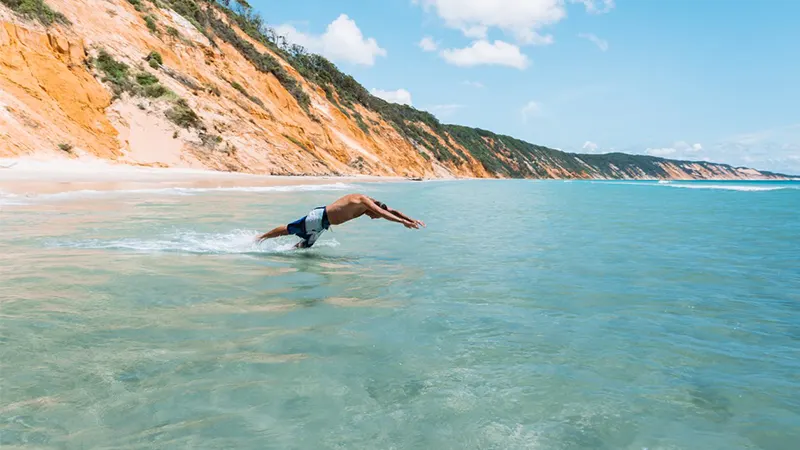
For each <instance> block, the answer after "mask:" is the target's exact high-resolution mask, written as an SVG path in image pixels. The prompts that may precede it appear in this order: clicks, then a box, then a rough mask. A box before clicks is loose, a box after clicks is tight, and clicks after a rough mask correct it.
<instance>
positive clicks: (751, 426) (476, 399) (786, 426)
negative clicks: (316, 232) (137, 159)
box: [0, 181, 800, 449]
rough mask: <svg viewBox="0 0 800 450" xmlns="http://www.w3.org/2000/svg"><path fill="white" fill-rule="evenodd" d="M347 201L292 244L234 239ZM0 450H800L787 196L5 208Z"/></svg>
mask: <svg viewBox="0 0 800 450" xmlns="http://www.w3.org/2000/svg"><path fill="white" fill-rule="evenodd" d="M353 189H358V190H361V191H364V192H367V193H369V194H371V195H373V196H374V197H376V198H378V199H380V200H383V201H385V202H387V203H388V204H389V205H393V206H395V207H396V208H398V209H400V210H402V211H404V212H406V213H407V214H409V215H411V216H412V217H417V218H420V219H422V220H424V221H425V222H427V224H428V228H426V229H423V230H407V229H405V228H404V227H402V226H401V225H398V224H392V223H388V222H383V221H371V220H368V219H359V220H358V221H356V222H354V223H348V224H345V225H343V226H340V227H334V229H333V230H332V232H328V233H326V234H324V235H323V237H322V238H321V241H320V242H319V243H318V244H317V245H316V246H315V247H314V248H313V249H311V250H307V251H293V250H291V246H292V244H293V243H294V242H296V239H293V238H284V239H281V240H279V241H273V242H269V243H268V244H265V245H263V246H261V247H259V246H255V245H253V244H252V238H253V237H254V236H255V235H256V234H257V233H259V232H263V231H265V230H267V229H269V228H271V227H272V226H275V225H277V224H281V223H286V222H288V221H291V220H294V219H296V218H297V217H299V216H301V215H303V214H305V213H307V212H308V210H310V209H311V208H313V207H315V206H319V205H322V204H325V203H327V202H329V201H331V200H332V199H334V198H335V197H337V196H338V195H341V194H343V193H344V192H345V191H349V190H353ZM0 208H2V209H0V246H1V247H2V249H3V251H2V252H1V253H0V318H1V319H2V334H0V341H2V347H0V360H2V369H1V370H2V384H1V385H0V446H2V447H3V448H6V447H8V448H11V447H12V446H23V447H38V448H112V447H114V448H187V447H192V448H257V449H263V448H281V449H287V448H298V449H306V448H348V449H351V448H369V449H376V448H381V449H384V448H386V449H388V448H394V449H406V448H408V449H410V448H414V449H421V448H426V449H427V448H437V449H444V448H453V449H465V448H476V449H477V448H480V449H488V448H497V449H517V448H520V449H521V448H535V449H579V448H581V449H582V448H586V449H605V448H607V449H642V448H647V449H673V448H681V449H684V448H704V449H705V448H708V449H710V448H745V449H756V448H762V449H796V448H797V443H798V442H800V225H798V224H800V185H799V184H797V183H727V182H725V183H723V182H705V183H686V182H680V183H679V182H674V183H661V184H659V183H652V182H594V183H593V182H578V181H576V182H560V181H546V182H537V181H469V182H425V183H402V184H365V185H360V186H352V185H351V186H347V185H341V184H339V185H327V186H315V187H313V188H292V189H281V190H262V189H259V190H255V191H252V190H242V189H239V190H235V191H231V190H210V191H209V190H204V191H199V190H191V189H188V190H178V191H176V190H163V191H157V192H155V191H145V192H127V193H116V194H108V193H98V192H77V193H70V194H57V195H55V196H52V195H51V196H40V197H20V196H16V197H14V196H10V195H0Z"/></svg>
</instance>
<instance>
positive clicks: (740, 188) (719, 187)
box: [668, 184, 800, 192]
mask: <svg viewBox="0 0 800 450" xmlns="http://www.w3.org/2000/svg"><path fill="white" fill-rule="evenodd" d="M668 186H669V187H673V188H680V189H717V190H724V191H740V192H765V191H780V190H783V189H800V186H786V185H783V186H744V185H736V184H731V185H727V184H669V185H668Z"/></svg>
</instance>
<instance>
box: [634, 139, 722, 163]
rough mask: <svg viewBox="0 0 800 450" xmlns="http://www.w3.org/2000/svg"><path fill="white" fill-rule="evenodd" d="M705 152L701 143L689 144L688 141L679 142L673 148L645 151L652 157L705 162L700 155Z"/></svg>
mask: <svg viewBox="0 0 800 450" xmlns="http://www.w3.org/2000/svg"><path fill="white" fill-rule="evenodd" d="M702 151H703V145H702V144H699V143H695V144H689V143H688V142H686V141H677V142H675V143H673V144H672V146H671V147H660V148H648V149H647V150H645V153H647V154H648V155H650V156H658V157H664V158H666V157H669V158H676V159H691V160H696V159H700V160H703V159H704V158H707V157H703V156H701V155H699V154H700V153H701V152H702Z"/></svg>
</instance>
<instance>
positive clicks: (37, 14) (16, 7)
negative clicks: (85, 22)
mask: <svg viewBox="0 0 800 450" xmlns="http://www.w3.org/2000/svg"><path fill="white" fill-rule="evenodd" d="M0 3H2V4H4V5H6V6H8V7H9V8H10V9H11V10H12V11H14V12H16V13H17V14H20V15H22V16H24V17H27V18H28V19H33V20H38V21H39V22H41V23H42V24H44V25H48V26H49V25H52V24H53V22H58V23H61V24H64V25H70V21H69V20H68V19H67V18H66V16H64V15H63V14H61V13H60V12H58V11H54V10H53V9H52V8H50V7H49V6H48V5H47V3H45V2H44V0H0Z"/></svg>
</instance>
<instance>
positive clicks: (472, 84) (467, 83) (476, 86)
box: [461, 80, 483, 89]
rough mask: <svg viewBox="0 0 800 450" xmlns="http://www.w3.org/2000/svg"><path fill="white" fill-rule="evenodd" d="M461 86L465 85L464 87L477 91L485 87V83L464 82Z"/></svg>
mask: <svg viewBox="0 0 800 450" xmlns="http://www.w3.org/2000/svg"><path fill="white" fill-rule="evenodd" d="M461 84H463V85H464V86H469V87H473V88H477V89H480V88H482V87H483V83H481V82H480V81H469V80H464V81H462V82H461Z"/></svg>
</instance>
